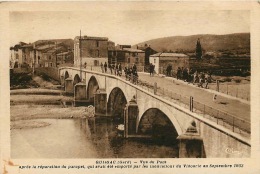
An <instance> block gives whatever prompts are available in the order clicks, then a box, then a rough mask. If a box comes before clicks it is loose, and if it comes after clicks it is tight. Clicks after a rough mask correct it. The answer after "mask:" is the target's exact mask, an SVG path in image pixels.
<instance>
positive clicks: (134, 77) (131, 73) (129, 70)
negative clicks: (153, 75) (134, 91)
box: [124, 64, 138, 84]
mask: <svg viewBox="0 0 260 174" xmlns="http://www.w3.org/2000/svg"><path fill="white" fill-rule="evenodd" d="M124 72H125V78H126V80H129V81H131V82H132V83H134V84H137V83H138V73H137V67H136V65H135V64H133V66H132V67H125V69H124Z"/></svg>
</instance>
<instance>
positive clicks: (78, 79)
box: [73, 74, 81, 86]
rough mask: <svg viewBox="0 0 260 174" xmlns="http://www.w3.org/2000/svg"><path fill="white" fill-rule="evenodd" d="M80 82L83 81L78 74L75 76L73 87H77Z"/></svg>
mask: <svg viewBox="0 0 260 174" xmlns="http://www.w3.org/2000/svg"><path fill="white" fill-rule="evenodd" d="M79 82H81V79H80V77H79V75H78V74H76V75H75V76H74V79H73V86H75V85H76V84H77V83H79Z"/></svg>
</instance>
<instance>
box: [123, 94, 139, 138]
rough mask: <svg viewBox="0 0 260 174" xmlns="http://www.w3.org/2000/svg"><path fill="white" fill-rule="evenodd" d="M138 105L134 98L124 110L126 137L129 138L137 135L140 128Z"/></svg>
mask: <svg viewBox="0 0 260 174" xmlns="http://www.w3.org/2000/svg"><path fill="white" fill-rule="evenodd" d="M138 114H139V110H138V105H137V103H136V100H135V99H134V98H133V99H131V100H130V102H129V103H128V104H127V105H126V108H125V112H124V137H125V138H128V137H130V136H132V135H136V133H137V129H138V120H139V119H138Z"/></svg>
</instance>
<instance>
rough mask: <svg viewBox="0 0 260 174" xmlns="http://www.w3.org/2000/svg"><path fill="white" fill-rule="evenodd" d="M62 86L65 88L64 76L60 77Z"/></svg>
mask: <svg viewBox="0 0 260 174" xmlns="http://www.w3.org/2000/svg"><path fill="white" fill-rule="evenodd" d="M60 84H61V86H62V87H64V85H65V77H64V75H61V76H60Z"/></svg>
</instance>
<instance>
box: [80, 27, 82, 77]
mask: <svg viewBox="0 0 260 174" xmlns="http://www.w3.org/2000/svg"><path fill="white" fill-rule="evenodd" d="M79 61H80V65H79V66H80V80H81V81H82V57H81V30H80V36H79Z"/></svg>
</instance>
